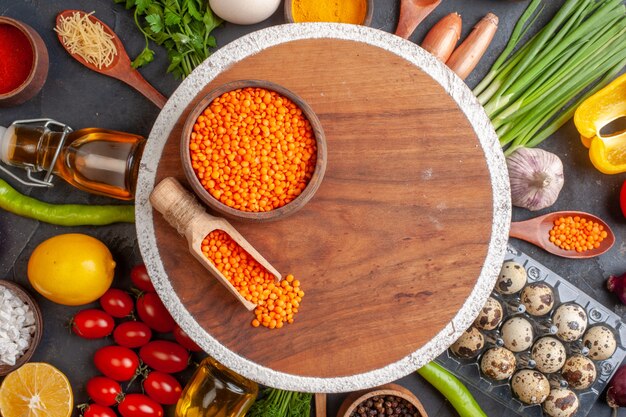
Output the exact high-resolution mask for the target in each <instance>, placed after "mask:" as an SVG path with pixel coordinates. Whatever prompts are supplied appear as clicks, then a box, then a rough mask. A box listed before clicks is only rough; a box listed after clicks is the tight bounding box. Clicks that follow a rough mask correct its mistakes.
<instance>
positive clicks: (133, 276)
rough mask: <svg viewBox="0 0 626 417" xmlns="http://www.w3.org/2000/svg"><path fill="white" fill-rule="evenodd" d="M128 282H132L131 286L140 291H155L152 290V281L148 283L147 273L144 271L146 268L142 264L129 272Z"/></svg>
mask: <svg viewBox="0 0 626 417" xmlns="http://www.w3.org/2000/svg"><path fill="white" fill-rule="evenodd" d="M130 280H131V281H132V282H133V285H135V287H137V288H139V289H140V290H141V291H146V292H155V291H156V290H155V289H154V285H152V281H150V277H149V276H148V271H146V266H145V265H144V264H141V265H137V266H135V267H133V269H131V270H130Z"/></svg>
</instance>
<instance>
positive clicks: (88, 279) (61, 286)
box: [28, 233, 115, 306]
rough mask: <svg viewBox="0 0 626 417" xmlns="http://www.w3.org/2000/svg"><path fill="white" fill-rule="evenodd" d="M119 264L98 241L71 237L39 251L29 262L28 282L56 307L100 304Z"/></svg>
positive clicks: (47, 243) (56, 239) (46, 243)
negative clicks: (56, 304)
mask: <svg viewBox="0 0 626 417" xmlns="http://www.w3.org/2000/svg"><path fill="white" fill-rule="evenodd" d="M114 270H115V261H114V260H113V257H112V256H111V252H110V251H109V249H108V248H107V247H106V246H105V245H104V243H102V242H100V241H99V240H98V239H96V238H93V237H91V236H87V235H83V234H78V233H70V234H65V235H59V236H54V237H52V238H50V239H48V240H46V241H44V242H42V243H41V244H39V246H37V247H36V248H35V250H34V251H33V253H32V255H31V256H30V259H29V260H28V280H29V281H30V283H31V284H32V286H33V287H34V288H35V290H37V292H39V293H40V294H41V295H43V296H44V297H46V298H47V299H49V300H51V301H54V302H55V303H59V304H64V305H68V306H77V305H82V304H87V303H91V302H92V301H95V300H97V299H98V298H100V296H102V294H104V293H105V292H106V290H108V289H109V287H110V286H111V282H112V281H113V274H114Z"/></svg>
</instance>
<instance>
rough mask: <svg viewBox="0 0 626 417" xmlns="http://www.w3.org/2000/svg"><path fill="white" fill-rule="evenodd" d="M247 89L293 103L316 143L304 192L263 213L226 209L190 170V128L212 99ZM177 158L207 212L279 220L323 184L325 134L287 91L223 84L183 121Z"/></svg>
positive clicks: (272, 86) (301, 102)
mask: <svg viewBox="0 0 626 417" xmlns="http://www.w3.org/2000/svg"><path fill="white" fill-rule="evenodd" d="M246 87H259V88H265V89H267V90H272V91H275V92H277V93H279V94H281V95H282V96H284V97H287V98H288V99H290V100H291V101H293V102H294V103H295V104H296V105H297V106H298V107H299V108H300V109H301V110H302V113H303V114H304V116H305V117H306V118H307V119H308V120H309V123H311V127H312V128H313V134H314V135H315V141H316V143H317V161H316V164H315V171H314V172H313V175H312V176H311V179H310V180H309V183H308V184H307V186H306V188H305V189H304V190H303V191H302V193H300V195H299V196H298V197H296V198H295V199H293V200H292V201H290V202H289V203H287V204H285V205H284V206H282V207H279V208H276V209H274V210H270V211H265V212H250V211H242V210H237V209H234V208H232V207H229V206H227V205H226V204H224V203H222V202H221V201H219V200H218V199H216V198H215V197H213V196H212V195H211V194H210V193H209V192H208V191H207V190H206V189H205V188H204V187H203V186H202V184H201V183H200V181H199V180H198V177H197V176H196V173H195V172H194V170H193V168H192V166H191V156H190V155H189V141H190V139H191V132H192V130H193V125H194V124H195V122H196V120H197V119H198V116H200V115H201V114H202V112H203V111H204V110H205V109H206V108H207V107H208V106H209V104H211V102H212V101H213V100H214V99H215V98H217V97H219V96H221V95H222V94H224V93H226V92H228V91H233V90H237V89H239V88H246ZM180 156H181V160H182V162H183V170H184V172H185V176H186V177H187V181H188V182H189V184H190V185H191V188H192V189H193V191H194V192H195V193H196V195H197V196H198V197H200V199H201V200H202V201H203V202H204V203H205V204H207V205H208V206H209V207H210V208H212V209H213V210H215V211H216V212H217V213H219V214H221V215H223V216H224V217H227V218H230V219H235V220H243V221H248V222H264V221H272V220H278V219H280V218H283V217H285V216H289V215H291V214H293V213H295V212H296V211H298V210H300V209H301V208H302V207H304V205H305V204H306V203H307V202H308V201H309V200H310V199H311V198H312V197H313V195H314V194H315V192H316V191H317V189H318V188H319V186H320V184H321V183H322V178H323V177H324V172H325V171H326V161H327V150H326V138H325V136H324V130H323V129H322V125H321V123H320V121H319V119H318V118H317V116H316V115H315V113H314V112H313V109H311V107H310V106H309V105H308V104H307V103H306V102H305V101H304V100H302V99H301V98H300V97H298V96H297V95H296V94H294V93H292V92H291V91H289V90H287V89H286V88H284V87H281V86H280V85H278V84H274V83H272V82H269V81H260V80H241V81H233V82H230V83H226V84H223V85H221V86H219V87H217V88H216V89H214V90H212V91H211V92H209V93H208V94H207V95H206V96H205V97H204V98H203V99H202V100H201V101H200V102H199V103H198V104H197V105H196V107H194V109H193V110H192V111H191V112H190V113H189V115H188V116H187V120H186V121H185V125H184V126H183V131H182V137H181V141H180Z"/></svg>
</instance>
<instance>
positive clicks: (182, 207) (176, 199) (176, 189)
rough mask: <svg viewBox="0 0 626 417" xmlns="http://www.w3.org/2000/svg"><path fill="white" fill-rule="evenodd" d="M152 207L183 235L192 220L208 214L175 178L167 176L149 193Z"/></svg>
mask: <svg viewBox="0 0 626 417" xmlns="http://www.w3.org/2000/svg"><path fill="white" fill-rule="evenodd" d="M150 203H151V204H152V207H154V209H155V210H156V211H158V212H159V213H161V214H162V215H163V217H164V218H165V220H167V222H168V223H169V224H171V225H172V226H173V227H175V228H176V230H178V233H180V234H181V235H184V234H185V233H186V232H187V229H189V227H190V226H191V223H192V222H193V221H194V220H197V219H200V218H203V217H206V216H209V215H208V214H207V213H206V212H205V211H204V208H202V206H200V204H198V202H197V201H196V199H195V197H194V196H193V195H192V194H191V193H189V191H187V190H186V189H185V188H184V187H183V186H182V185H181V184H180V183H179V182H178V181H177V180H176V179H175V178H173V177H167V178H165V179H164V180H163V181H161V182H160V183H159V184H158V185H157V186H156V187H154V190H152V193H151V194H150Z"/></svg>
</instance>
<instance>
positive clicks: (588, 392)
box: [436, 245, 626, 417]
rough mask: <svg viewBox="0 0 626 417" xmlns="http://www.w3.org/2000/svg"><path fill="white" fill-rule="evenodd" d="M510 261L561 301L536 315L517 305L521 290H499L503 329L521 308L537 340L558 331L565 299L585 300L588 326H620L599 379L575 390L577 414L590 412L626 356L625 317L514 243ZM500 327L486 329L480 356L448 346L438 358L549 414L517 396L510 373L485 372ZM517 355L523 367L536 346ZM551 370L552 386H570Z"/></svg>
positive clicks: (530, 410)
mask: <svg viewBox="0 0 626 417" xmlns="http://www.w3.org/2000/svg"><path fill="white" fill-rule="evenodd" d="M506 261H515V262H517V263H519V264H521V265H522V266H523V267H524V268H525V269H526V273H527V275H528V282H527V285H528V284H532V283H534V282H544V283H546V284H548V285H550V286H551V287H552V288H553V290H554V297H555V303H554V307H553V308H552V310H551V312H550V314H549V315H547V316H545V317H533V316H530V315H528V314H525V313H524V312H523V308H522V309H521V312H520V310H516V304H517V300H518V298H516V296H503V295H500V294H497V293H496V292H495V291H494V293H493V294H492V296H493V297H494V298H496V299H498V301H500V302H501V304H502V305H503V310H504V317H503V319H502V321H501V322H500V324H499V326H498V328H497V329H499V328H500V327H501V326H502V323H504V322H506V320H507V319H508V318H510V317H512V316H515V315H520V314H521V315H523V316H524V317H525V318H526V319H528V320H529V321H530V322H531V324H532V325H533V329H534V332H535V334H534V339H533V344H534V342H535V341H536V340H537V339H539V338H541V337H544V336H549V335H551V334H553V333H554V330H553V329H554V328H553V327H552V328H551V323H550V317H551V316H552V314H553V313H554V311H556V309H557V308H558V307H559V306H560V305H561V304H565V303H576V304H578V305H580V306H582V307H583V308H584V309H585V311H586V313H587V318H588V324H587V329H589V328H590V327H592V326H594V325H596V324H602V325H604V326H607V327H609V328H611V329H612V330H613V331H614V334H615V336H616V340H617V349H616V350H615V353H614V354H613V355H612V356H611V357H610V358H609V359H606V360H601V361H598V360H594V361H593V362H594V364H595V366H596V370H597V377H596V380H595V382H594V383H593V384H592V385H591V386H590V387H589V388H587V389H584V390H573V391H574V392H575V393H576V395H577V396H578V400H579V408H578V411H577V413H576V414H575V415H574V417H585V416H587V414H588V413H589V411H590V410H591V408H592V407H593V405H594V403H595V402H596V400H597V399H598V397H599V396H600V394H601V393H602V392H603V391H604V389H605V387H606V385H607V384H608V382H609V381H610V380H611V378H612V377H613V374H615V372H616V371H617V368H618V367H619V366H620V364H621V363H622V361H623V360H624V357H626V326H625V325H624V323H623V322H622V321H621V319H620V317H619V316H617V315H616V314H615V313H613V312H612V311H610V310H608V309H607V308H606V307H605V306H603V305H602V304H600V303H599V302H598V301H596V300H594V299H593V298H591V297H589V296H588V295H587V294H585V293H584V292H583V291H581V290H580V289H578V288H577V287H576V286H574V285H572V284H571V283H570V282H568V281H567V280H565V279H564V278H562V277H560V276H559V275H557V274H556V273H554V272H553V271H551V270H550V269H548V268H546V267H545V266H543V265H542V264H540V263H539V262H537V261H535V260H534V259H532V258H530V257H529V256H527V255H526V254H524V253H523V252H521V251H519V250H517V249H515V248H513V247H512V246H510V245H509V246H508V248H507V254H506V256H505V262H506ZM517 295H519V294H517ZM497 329H495V330H494V331H482V332H483V335H484V336H485V340H486V343H485V344H486V346H485V347H484V348H483V349H482V350H481V351H480V353H479V354H477V356H476V357H474V358H471V359H462V358H459V357H457V356H455V355H454V354H453V353H452V352H450V350H449V349H448V350H446V352H444V353H443V354H442V355H441V356H439V357H438V358H437V359H436V361H437V362H438V363H440V364H441V365H442V366H443V367H445V368H446V369H448V370H450V371H451V372H453V373H454V374H455V375H456V376H458V377H459V378H460V379H461V380H462V381H464V382H465V383H467V384H469V385H472V386H474V387H475V388H477V389H478V390H480V391H481V392H483V393H485V394H486V395H487V396H489V397H490V398H492V399H494V400H495V401H497V402H499V403H500V404H502V405H504V406H505V407H507V408H508V409H509V410H510V411H512V412H514V413H516V414H517V415H520V416H525V417H546V414H545V413H544V412H543V409H542V407H541V405H527V404H524V403H522V402H521V401H519V400H518V399H516V398H515V397H514V395H513V392H512V391H511V387H510V378H509V379H507V380H504V381H495V380H492V379H490V378H488V377H485V376H484V375H483V374H482V373H481V371H480V358H481V355H482V353H483V352H484V351H485V350H487V349H489V348H490V347H494V346H496V344H497V339H498V337H497ZM563 344H564V345H565V348H566V350H567V353H568V356H570V355H571V354H575V353H582V354H586V350H585V348H584V346H583V344H582V342H581V340H580V339H579V340H576V341H574V342H569V343H568V342H563ZM515 356H516V358H517V361H518V364H519V363H521V364H523V365H522V366H519V365H518V370H519V369H521V368H524V367H528V363H529V358H530V349H528V350H526V351H523V352H519V353H516V354H515ZM590 359H593V358H590ZM530 367H532V363H531V364H530ZM546 376H547V377H548V379H549V380H550V383H551V385H552V386H557V385H558V384H559V383H560V384H561V386H564V385H563V384H564V381H563V379H562V378H560V377H559V374H551V375H546Z"/></svg>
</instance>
